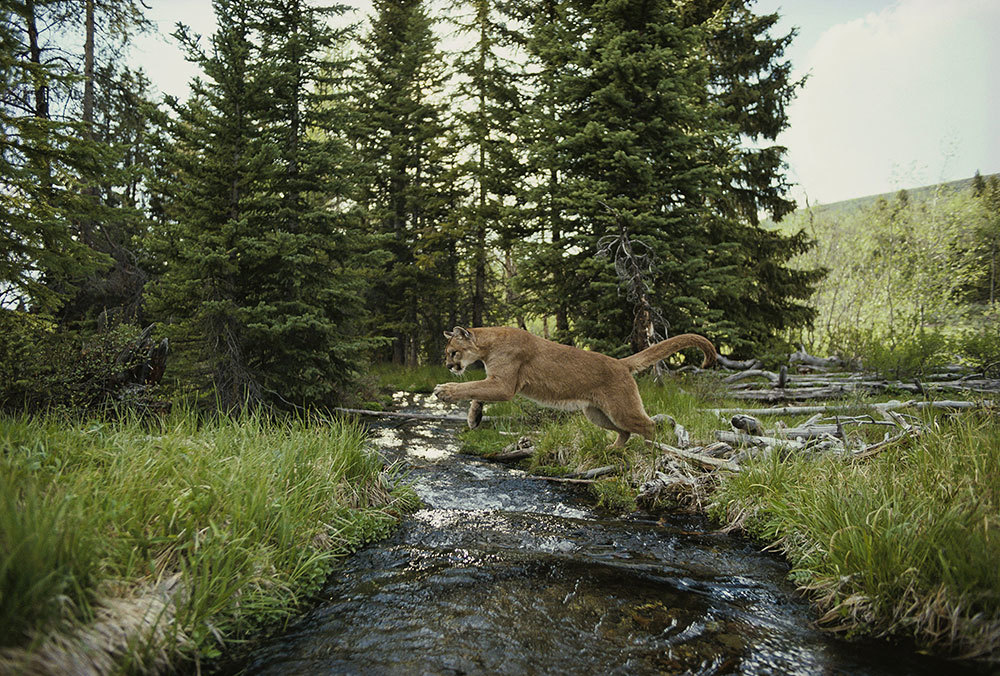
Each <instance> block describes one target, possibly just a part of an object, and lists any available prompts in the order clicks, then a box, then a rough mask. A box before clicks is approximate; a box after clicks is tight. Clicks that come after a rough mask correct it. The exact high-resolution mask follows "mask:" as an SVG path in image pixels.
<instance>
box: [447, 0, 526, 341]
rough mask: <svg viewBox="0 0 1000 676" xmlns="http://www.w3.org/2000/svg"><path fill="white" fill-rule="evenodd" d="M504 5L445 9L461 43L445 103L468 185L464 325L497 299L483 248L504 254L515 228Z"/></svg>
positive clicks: (508, 28)
mask: <svg viewBox="0 0 1000 676" xmlns="http://www.w3.org/2000/svg"><path fill="white" fill-rule="evenodd" d="M506 5H507V3H505V2H498V1H497V0H469V1H462V2H458V3H456V4H455V5H454V6H453V8H452V12H453V14H452V16H453V18H452V23H453V24H454V25H455V26H456V28H457V34H458V35H460V36H464V37H465V38H466V40H467V44H468V47H467V48H466V49H464V50H462V51H460V52H459V53H458V54H457V55H456V59H455V71H456V76H457V78H456V79H457V82H456V85H455V95H454V99H453V102H452V107H453V109H454V115H455V118H456V130H455V137H456V139H457V141H458V144H459V146H460V147H461V149H462V155H463V160H462V162H461V163H460V165H459V166H458V172H459V174H460V178H461V180H462V182H463V183H465V184H467V185H468V186H469V199H468V201H467V202H466V204H465V205H464V208H463V209H462V210H461V211H460V212H459V214H460V216H459V217H460V220H461V223H460V224H459V230H460V232H461V233H462V235H463V240H464V241H463V251H465V252H467V254H466V258H467V259H468V260H469V261H470V267H471V270H470V273H471V277H472V284H471V293H470V299H469V307H470V316H469V317H468V322H469V323H470V324H471V325H472V326H483V325H484V322H485V318H486V316H487V314H488V312H489V309H490V308H489V306H490V305H491V304H492V305H494V306H496V305H499V304H500V300H499V299H494V300H493V302H492V303H491V298H490V296H491V292H492V290H493V288H494V287H496V286H497V285H496V284H491V280H490V277H491V266H490V262H489V259H490V257H491V250H492V249H496V250H499V251H502V252H504V256H505V259H507V260H511V258H512V255H511V253H510V252H511V249H512V248H513V246H514V243H515V242H516V241H517V239H518V238H519V236H520V235H521V234H522V232H521V229H520V228H519V227H518V224H517V223H516V219H515V216H516V212H515V209H514V208H513V204H514V199H515V196H516V195H517V192H518V190H519V189H520V181H521V180H522V178H523V174H524V172H523V168H522V163H521V159H522V158H521V153H520V151H519V150H520V142H519V139H518V138H517V128H516V124H517V120H518V114H519V112H520V111H521V108H522V95H521V92H520V89H519V85H520V84H521V81H522V80H523V78H522V77H521V75H520V71H521V67H520V65H519V64H516V63H515V62H514V61H513V57H514V50H515V48H516V46H517V43H518V40H519V35H518V34H517V32H516V30H515V28H516V23H515V20H514V17H512V16H510V14H509V11H508V9H507V6H506ZM494 267H495V266H494ZM496 309H498V308H494V312H493V316H494V319H495V318H496V315H497V312H496Z"/></svg>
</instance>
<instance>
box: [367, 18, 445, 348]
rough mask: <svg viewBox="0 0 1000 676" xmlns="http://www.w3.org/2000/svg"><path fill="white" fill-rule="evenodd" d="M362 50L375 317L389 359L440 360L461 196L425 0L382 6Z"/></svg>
mask: <svg viewBox="0 0 1000 676" xmlns="http://www.w3.org/2000/svg"><path fill="white" fill-rule="evenodd" d="M373 10H374V14H373V17H372V20H371V25H370V28H369V30H368V32H367V34H366V35H365V37H364V38H363V39H362V41H361V50H362V53H361V56H360V61H361V65H360V69H359V70H360V72H359V76H358V82H357V84H356V89H357V101H356V113H357V116H356V118H355V119H356V126H355V127H354V134H355V139H356V141H355V142H356V144H357V148H358V152H359V154H360V156H361V158H362V160H363V165H362V170H363V172H364V174H363V176H362V184H363V185H362V189H361V192H360V198H359V199H360V201H361V203H362V204H363V205H364V206H365V208H366V209H367V213H368V221H369V227H370V228H371V231H372V233H373V234H375V235H377V236H378V237H379V238H380V239H379V241H380V245H381V246H382V247H383V248H384V250H385V251H386V252H387V253H388V255H389V259H388V261H387V262H386V264H385V268H384V272H385V274H384V275H383V276H380V277H379V279H377V280H376V283H375V284H374V285H373V287H372V289H371V292H370V294H369V296H368V307H369V308H370V310H371V312H372V314H373V319H374V327H373V328H374V331H375V332H376V333H377V334H380V335H383V336H387V337H389V338H391V340H392V343H391V354H390V355H386V356H390V357H391V359H392V360H393V361H394V362H396V363H407V364H410V365H413V364H416V363H417V361H418V359H419V358H420V356H421V354H422V353H423V354H427V353H433V354H434V355H435V356H436V355H437V352H438V346H439V345H440V344H441V342H442V338H441V331H442V330H443V329H444V328H447V326H446V324H447V323H448V320H449V319H452V318H453V317H454V315H455V311H456V302H457V293H456V287H457V268H458V259H457V251H456V240H457V237H456V234H455V232H454V227H453V223H452V222H449V221H448V214H449V212H451V211H453V207H454V206H456V205H457V201H458V196H459V192H460V186H458V185H456V184H455V181H454V177H453V176H452V175H451V173H450V172H451V171H452V170H453V168H454V153H453V151H451V150H450V149H448V147H447V146H446V145H445V135H446V133H447V128H446V124H445V120H444V109H443V100H442V89H443V86H444V78H445V75H446V74H445V70H444V65H445V64H444V59H443V56H442V55H441V53H440V52H439V51H438V50H437V39H436V37H435V35H434V33H433V31H432V20H431V18H430V17H429V16H428V14H427V10H426V7H425V6H424V3H423V2H422V0H403V1H402V2H390V1H388V0H376V1H375V2H374V3H373Z"/></svg>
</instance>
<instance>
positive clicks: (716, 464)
mask: <svg viewBox="0 0 1000 676" xmlns="http://www.w3.org/2000/svg"><path fill="white" fill-rule="evenodd" d="M650 443H651V444H653V446H655V447H656V448H659V449H660V450H661V451H666V452H667V453H672V454H674V455H676V456H678V457H681V458H684V459H685V460H690V461H692V462H696V463H699V464H701V465H705V466H707V467H711V468H713V469H728V470H730V471H732V472H738V471H740V468H739V466H738V465H737V464H736V463H734V462H731V461H729V460H725V459H722V458H713V457H710V456H707V455H702V454H700V453H695V452H694V451H685V450H683V449H680V448H674V447H673V446H668V445H667V444H661V443H659V442H657V441H651V442H650Z"/></svg>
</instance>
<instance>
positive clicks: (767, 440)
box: [715, 430, 805, 449]
mask: <svg viewBox="0 0 1000 676" xmlns="http://www.w3.org/2000/svg"><path fill="white" fill-rule="evenodd" d="M715 438H716V439H718V440H719V441H722V442H725V443H727V444H730V445H735V446H758V447H767V448H775V447H778V446H781V447H784V448H790V449H797V448H802V447H803V446H805V443H804V442H803V441H801V440H800V439H779V438H777V437H766V436H763V435H758V434H747V433H745V432H730V431H727V430H717V431H716V432H715Z"/></svg>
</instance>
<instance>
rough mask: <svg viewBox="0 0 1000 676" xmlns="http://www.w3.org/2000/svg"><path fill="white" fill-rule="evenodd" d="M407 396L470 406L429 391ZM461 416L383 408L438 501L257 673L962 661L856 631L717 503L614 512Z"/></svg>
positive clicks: (263, 659)
mask: <svg viewBox="0 0 1000 676" xmlns="http://www.w3.org/2000/svg"><path fill="white" fill-rule="evenodd" d="M397 404H398V405H399V409H400V410H404V411H417V412H435V413H442V412H443V413H451V412H454V413H456V414H460V413H462V411H460V410H459V409H457V408H454V407H451V406H447V405H441V404H440V403H439V402H437V401H436V400H433V399H430V398H428V397H426V396H421V395H398V396H397ZM460 429H461V427H460V426H459V425H457V424H452V423H448V422H424V421H413V422H409V421H406V422H400V421H399V420H392V421H385V422H379V423H375V424H373V425H372V432H373V443H374V445H375V447H376V448H377V449H378V452H379V453H380V454H382V455H383V457H384V458H385V460H386V462H394V461H398V462H400V463H402V464H403V465H404V467H406V468H407V471H408V481H409V482H410V483H411V484H412V485H413V486H414V488H415V489H416V491H417V493H418V494H419V495H420V497H421V498H422V499H423V501H424V503H425V508H424V509H421V510H420V511H417V512H415V513H413V514H411V515H409V516H407V517H406V518H405V519H404V520H403V521H402V523H401V524H400V527H399V528H398V530H397V531H396V532H395V533H394V534H393V535H392V536H391V537H389V538H388V539H386V540H383V541H380V542H377V543H373V544H371V545H368V546H367V547H365V548H363V549H361V550H360V551H359V552H357V553H356V554H354V555H353V556H351V557H348V558H347V559H345V561H344V563H343V564H342V566H341V567H340V568H338V570H337V571H335V573H334V574H333V575H332V576H331V579H330V582H329V584H328V586H327V587H326V588H325V590H324V591H323V593H322V595H321V598H320V600H319V602H318V604H317V605H316V607H314V608H313V609H312V610H311V611H309V612H307V613H306V614H305V615H304V616H302V617H301V618H300V619H299V620H298V621H297V622H295V623H294V624H292V625H290V626H289V627H288V629H287V631H285V632H284V633H283V634H281V635H278V636H274V637H271V638H269V639H267V640H266V641H263V642H262V643H261V645H259V646H258V647H257V648H256V649H255V650H254V651H253V652H252V653H251V654H250V656H249V657H248V659H247V660H246V661H245V662H244V663H243V664H242V671H241V673H247V674H345V673H346V674H401V675H402V674H406V675H410V674H657V673H668V674H938V673H949V674H953V673H962V672H963V666H962V665H960V664H956V663H953V662H945V661H943V660H939V659H935V658H931V657H927V656H923V655H920V654H918V653H916V652H914V651H913V650H912V648H906V647H902V646H897V645H895V644H891V643H888V642H878V641H852V642H848V641H845V640H841V639H839V638H837V637H836V636H834V635H832V634H830V633H828V632H824V631H822V630H820V629H817V628H816V626H815V619H816V617H817V613H816V611H815V610H814V609H813V608H811V607H810V605H809V603H808V601H806V600H804V599H803V598H802V597H801V596H800V595H798V594H796V592H795V590H794V588H793V586H792V585H791V583H790V582H788V581H787V579H786V577H787V574H788V566H787V564H785V563H784V562H783V561H782V560H781V559H780V557H778V556H776V555H773V554H769V553H765V552H761V551H760V546H759V544H758V543H754V542H752V541H750V540H747V539H745V538H740V537H736V536H731V535H726V534H721V533H717V532H715V531H714V530H713V528H712V525H711V524H710V523H709V522H708V521H707V520H705V519H703V518H700V517H692V516H689V515H680V514H678V515H667V516H665V517H663V518H660V519H659V520H657V519H655V518H651V517H644V516H640V515H631V516H627V517H624V518H608V517H605V516H601V515H600V514H598V513H597V512H596V511H594V510H593V509H592V508H591V507H590V502H589V500H588V498H587V496H586V494H585V493H584V492H583V491H582V490H581V489H579V488H577V487H573V486H567V485H564V484H551V483H549V482H545V481H539V480H535V479H529V478H526V475H525V473H524V472H522V471H519V470H513V469H510V468H507V467H503V466H497V465H493V464H490V463H487V462H484V461H482V460H479V459H476V458H473V457H470V456H464V455H461V454H459V453H458V452H457V449H458V442H457V433H458V431H459V430H460Z"/></svg>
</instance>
